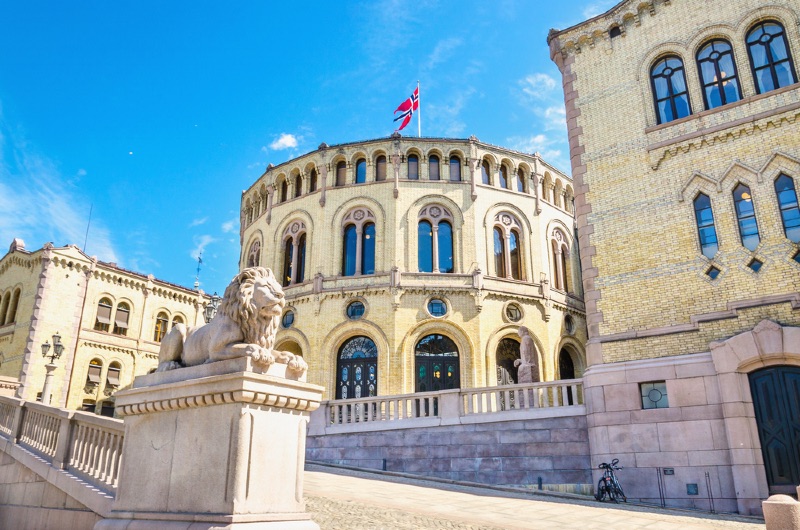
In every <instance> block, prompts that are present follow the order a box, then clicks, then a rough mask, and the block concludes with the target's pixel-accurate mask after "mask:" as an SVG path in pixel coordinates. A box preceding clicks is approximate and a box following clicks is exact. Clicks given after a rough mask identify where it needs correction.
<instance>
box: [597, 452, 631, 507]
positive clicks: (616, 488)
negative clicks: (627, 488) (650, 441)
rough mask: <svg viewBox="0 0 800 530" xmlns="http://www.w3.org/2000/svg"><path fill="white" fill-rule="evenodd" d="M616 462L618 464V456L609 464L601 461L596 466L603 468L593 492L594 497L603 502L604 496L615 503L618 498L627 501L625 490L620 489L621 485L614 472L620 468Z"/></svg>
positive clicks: (617, 501)
mask: <svg viewBox="0 0 800 530" xmlns="http://www.w3.org/2000/svg"><path fill="white" fill-rule="evenodd" d="M617 464H619V458H615V459H614V460H612V461H611V463H610V464H607V463H605V462H603V463H602V464H600V465H599V466H597V467H599V468H600V469H602V470H603V476H602V477H601V478H600V480H599V481H598V482H597V492H595V494H594V498H595V499H597V500H598V501H600V502H603V501H604V500H605V498H606V496H608V498H609V499H610V500H611V501H612V502H615V503H619V499H622V500H623V501H624V502H628V498H627V497H626V496H625V492H623V491H622V486H621V485H620V483H619V480H618V479H617V476H616V475H615V474H614V471H619V470H620V469H622V466H618V465H617Z"/></svg>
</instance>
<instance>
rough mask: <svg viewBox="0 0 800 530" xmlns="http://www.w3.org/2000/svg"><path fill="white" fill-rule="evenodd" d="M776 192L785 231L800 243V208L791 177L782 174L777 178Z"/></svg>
mask: <svg viewBox="0 0 800 530" xmlns="http://www.w3.org/2000/svg"><path fill="white" fill-rule="evenodd" d="M775 193H776V194H777V195H778V206H779V208H780V210H781V220H782V221H783V233H784V234H786V238H787V239H789V241H792V242H793V243H800V209H798V206H797V190H796V189H795V187H794V180H792V178H791V177H788V176H786V175H783V174H781V175H780V176H779V177H778V178H777V179H775Z"/></svg>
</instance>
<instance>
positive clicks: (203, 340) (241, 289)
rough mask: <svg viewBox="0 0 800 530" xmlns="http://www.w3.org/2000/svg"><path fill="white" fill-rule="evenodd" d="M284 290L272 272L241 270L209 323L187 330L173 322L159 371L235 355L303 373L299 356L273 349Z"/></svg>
mask: <svg viewBox="0 0 800 530" xmlns="http://www.w3.org/2000/svg"><path fill="white" fill-rule="evenodd" d="M285 304H286V302H285V301H284V298H283V289H282V288H281V286H280V284H279V283H278V281H277V280H276V279H275V275H274V274H272V271H271V270H269V269H265V268H264V267H251V268H249V269H244V270H243V271H242V272H240V273H239V274H237V275H236V276H234V278H233V280H231V283H230V285H228V287H227V289H225V294H224V296H223V297H222V301H221V302H220V305H219V310H218V311H217V315H216V316H215V317H214V318H213V319H212V320H211V322H210V323H209V324H206V325H204V326H199V327H196V328H187V327H186V325H184V324H175V325H174V326H173V327H172V330H170V332H169V333H168V334H167V335H166V336H165V337H164V339H163V340H162V341H161V349H160V350H159V352H158V369H157V370H156V371H158V372H165V371H167V370H172V369H174V368H180V367H183V366H196V365H199V364H204V363H208V362H214V361H222V360H225V359H233V358H236V357H252V358H253V361H254V362H255V363H258V364H262V365H267V366H268V365H270V364H272V363H274V362H276V361H277V362H279V363H283V364H286V365H288V367H289V369H291V370H296V371H301V372H303V371H305V370H307V369H308V365H307V364H306V363H305V361H304V360H303V358H302V357H299V356H297V355H294V354H293V353H289V352H284V351H278V350H275V349H273V346H274V344H275V334H276V333H277V332H278V324H279V322H280V318H281V313H282V311H283V307H284V305H285Z"/></svg>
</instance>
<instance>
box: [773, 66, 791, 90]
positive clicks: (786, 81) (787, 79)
mask: <svg viewBox="0 0 800 530" xmlns="http://www.w3.org/2000/svg"><path fill="white" fill-rule="evenodd" d="M789 66H790V64H789V61H784V62H782V63H779V64H776V65H775V77H777V78H778V87H785V86H789V85H791V84H792V83H794V73H793V72H792V71H791V70H789Z"/></svg>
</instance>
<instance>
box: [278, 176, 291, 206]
mask: <svg viewBox="0 0 800 530" xmlns="http://www.w3.org/2000/svg"><path fill="white" fill-rule="evenodd" d="M278 189H279V190H280V192H279V193H280V196H279V199H280V200H279V201H278V202H279V203H281V202H286V199H288V198H289V184H288V183H287V182H286V179H285V178H284V179H283V180H281V183H280V186H279V188H278Z"/></svg>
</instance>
